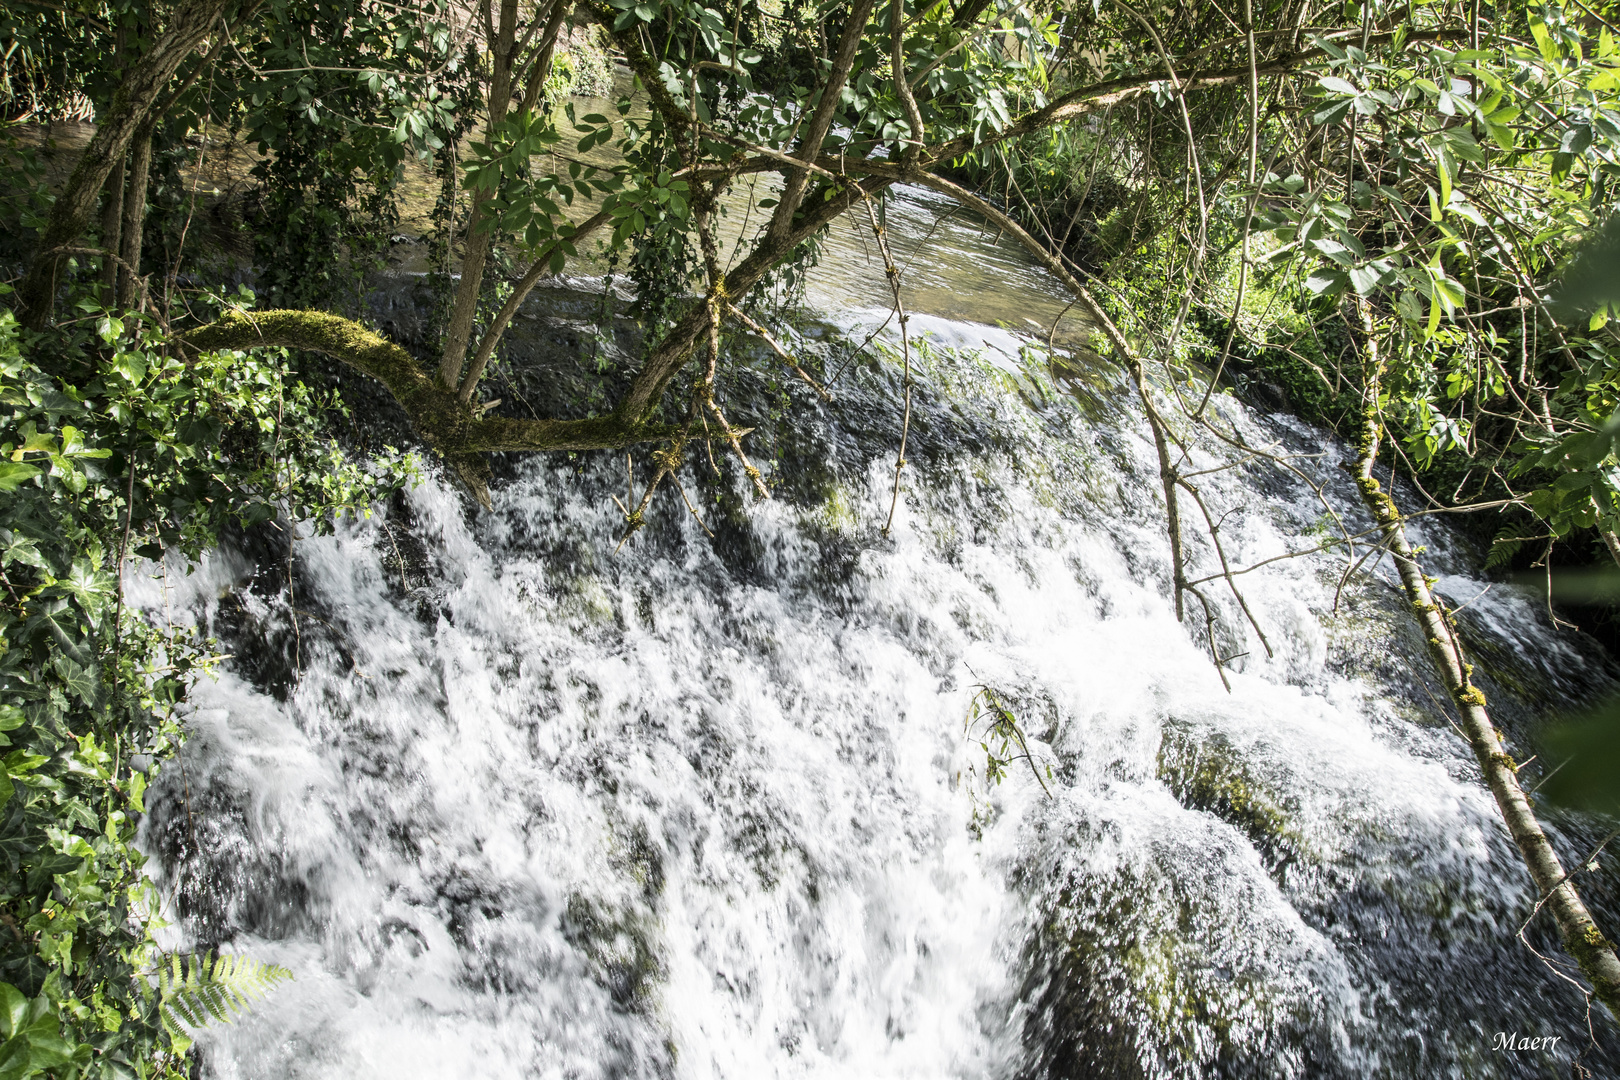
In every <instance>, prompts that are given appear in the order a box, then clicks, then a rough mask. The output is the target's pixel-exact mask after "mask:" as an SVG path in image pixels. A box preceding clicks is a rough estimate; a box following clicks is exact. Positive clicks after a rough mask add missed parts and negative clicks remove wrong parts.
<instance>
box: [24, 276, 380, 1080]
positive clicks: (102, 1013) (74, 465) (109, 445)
mask: <svg viewBox="0 0 1620 1080" xmlns="http://www.w3.org/2000/svg"><path fill="white" fill-rule="evenodd" d="M81 310H82V312H83V321H81V322H79V323H77V324H75V326H76V328H77V329H74V330H69V331H67V332H57V333H53V334H52V335H50V336H49V337H47V338H39V337H34V336H29V335H24V334H23V333H22V332H21V331H20V330H19V328H18V327H17V325H16V322H15V320H14V318H13V317H12V316H11V314H10V313H9V312H3V313H0V488H4V489H5V492H6V494H5V497H4V499H0V589H3V592H0V729H3V730H4V734H3V735H0V740H3V742H0V746H3V747H4V748H5V751H4V752H5V756H4V757H3V758H0V923H4V925H5V926H7V927H9V928H10V932H9V933H8V934H5V935H0V978H4V979H5V980H6V981H7V982H8V983H10V984H11V985H13V986H15V987H17V988H18V990H17V992H18V993H20V994H22V995H24V996H28V995H32V996H34V997H35V998H38V999H41V1000H44V1001H45V1002H47V1004H48V1006H49V1008H48V1009H46V1010H45V1011H40V1012H39V1013H38V1015H37V1016H36V1017H35V1018H34V1019H33V1020H30V1021H29V1023H30V1024H33V1025H36V1027H30V1028H29V1031H31V1032H32V1031H36V1028H38V1030H43V1028H42V1027H38V1025H43V1024H44V1021H43V1020H41V1019H39V1018H40V1017H47V1016H48V1017H50V1018H51V1023H53V1024H56V1025H58V1028H59V1030H60V1031H61V1032H62V1037H63V1038H64V1039H65V1040H66V1041H67V1042H68V1043H69V1044H70V1045H71V1046H72V1047H73V1053H74V1054H76V1055H77V1057H75V1059H74V1060H75V1062H76V1067H79V1066H82V1067H83V1069H84V1070H85V1072H86V1074H87V1075H124V1074H125V1073H127V1072H133V1071H137V1070H139V1069H145V1070H146V1071H147V1074H148V1075H151V1074H153V1073H154V1072H156V1073H163V1072H166V1071H172V1070H179V1069H183V1065H182V1055H183V1053H184V1049H185V1046H184V1044H183V1043H182V1042H181V1041H179V1040H178V1039H177V1037H176V1033H175V1031H174V1030H173V1029H172V1026H166V1025H165V1023H164V1021H163V1016H162V1010H163V1008H164V1007H165V1006H164V1005H163V1004H161V1003H160V1000H159V998H158V997H155V996H152V995H150V994H149V993H147V992H146V991H145V990H144V989H143V986H144V983H143V981H142V973H143V972H144V971H146V970H147V969H148V968H149V966H150V965H151V964H152V963H153V962H154V961H155V959H156V957H157V953H156V951H155V947H154V945H153V942H152V938H151V933H152V931H153V929H154V928H155V927H156V925H157V919H158V915H159V912H160V909H161V902H160V899H159V898H158V897H157V896H156V895H155V893H154V892H153V889H152V887H151V884H150V882H149V881H148V880H147V879H146V878H145V877H143V875H142V873H141V866H142V863H143V857H142V855H141V854H140V852H139V851H138V850H137V849H136V847H135V833H136V827H137V823H138V822H139V819H140V815H141V814H142V813H143V812H144V808H145V807H144V798H145V792H146V788H147V785H148V784H149V782H150V780H151V778H152V776H153V775H154V770H156V769H160V768H161V767H162V762H163V761H164V760H166V759H167V758H168V757H170V756H171V755H172V754H173V752H174V750H175V748H176V746H177V744H178V742H179V740H180V738H181V722H180V718H179V715H178V712H177V710H178V708H179V706H180V705H181V704H182V703H183V702H184V700H185V697H186V693H187V689H188V687H189V686H190V685H191V683H192V682H193V681H194V680H195V679H196V678H198V677H200V676H202V675H204V674H206V673H207V672H208V671H209V670H210V668H211V667H212V666H213V664H214V663H216V659H215V652H214V650H213V646H212V643H211V642H209V641H204V640H200V639H199V638H198V637H197V636H196V635H195V634H194V633H193V632H191V631H190V630H188V629H185V628H180V627H170V626H166V625H159V624H155V623H152V622H149V621H147V620H145V619H143V618H140V617H138V616H137V615H136V614H135V613H133V612H131V610H130V609H129V607H128V606H127V605H126V604H125V603H124V601H123V594H122V583H121V579H122V574H123V569H124V562H125V559H126V556H129V557H133V556H137V555H139V556H144V557H147V558H152V559H163V558H165V557H167V558H170V559H180V560H182V561H183V560H186V559H192V560H194V559H196V558H198V557H199V556H200V555H201V554H202V552H204V551H205V550H207V549H208V548H209V547H211V546H213V545H214V544H215V543H217V541H218V538H219V535H220V530H221V529H222V528H224V527H225V526H226V525H227V524H228V523H235V524H245V523H251V522H254V521H263V520H267V519H269V518H271V517H274V516H284V515H287V514H294V515H298V516H300V517H304V518H308V519H311V520H314V521H316V522H317V523H324V524H326V525H330V523H331V521H332V519H333V515H335V514H339V513H346V512H360V513H364V512H366V508H367V507H369V506H370V504H371V502H372V501H373V500H374V499H376V498H378V497H381V496H384V495H386V494H387V493H388V492H389V491H391V490H392V489H393V488H395V487H397V486H398V485H399V484H402V483H404V482H406V481H407V480H408V479H409V477H410V475H411V470H412V463H411V461H410V459H407V458H403V457H400V456H397V455H396V456H393V457H388V456H386V455H385V456H384V458H382V459H380V461H379V465H378V466H374V467H372V468H361V467H360V466H358V465H356V464H353V463H350V462H349V461H348V460H347V459H346V458H345V457H344V455H343V454H342V453H341V452H340V451H339V450H338V448H337V447H336V446H335V445H333V444H332V443H331V442H330V441H329V440H328V439H326V438H325V437H323V435H322V434H321V432H322V430H323V429H322V423H323V418H325V417H329V416H331V415H333V413H334V410H337V409H338V406H337V405H336V403H335V402H333V401H332V400H331V399H329V398H322V397H321V396H319V395H317V394H315V393H313V392H312V391H310V390H308V389H306V388H304V387H302V386H301V385H300V384H298V383H297V382H294V381H289V380H288V379H287V378H286V372H285V366H284V365H285V362H284V358H283V357H281V356H279V355H273V354H272V355H268V356H264V357H253V356H246V355H242V354H236V353H221V354H209V355H203V356H196V357H192V358H189V359H183V358H182V357H181V356H179V355H178V354H177V353H176V352H175V351H174V350H173V348H172V346H171V345H169V344H168V342H167V341H166V339H165V338H164V337H163V336H162V335H161V334H158V333H156V332H155V331H153V330H152V329H151V328H149V327H147V326H145V325H143V324H141V323H138V322H125V321H123V320H121V319H119V318H117V317H115V316H112V315H110V314H107V313H105V312H101V311H99V310H97V309H95V308H94V306H93V305H90V304H88V303H87V304H86V306H85V307H84V308H82V309H81ZM75 372H77V373H79V375H78V377H74V373H75ZM197 974H198V977H199V978H204V979H206V978H207V977H209V976H211V975H212V976H216V977H219V978H224V979H226V980H227V981H229V979H231V978H237V977H239V976H240V977H241V978H248V977H249V976H251V975H252V972H251V971H248V970H241V971H238V970H237V969H236V968H231V969H230V970H227V971H225V972H223V973H221V972H219V970H218V966H217V963H216V964H215V965H214V966H212V967H206V968H205V969H201V970H200V971H199V972H198V973H197ZM188 1000H189V999H188ZM187 1007H188V1008H189V1006H187ZM30 1008H33V1007H32V1006H31V1007H30ZM179 1015H181V1016H185V1015H186V1012H184V1011H182V1012H181V1013H180V1014H179ZM28 1038H29V1040H34V1041H38V1040H35V1036H34V1035H29V1036H28ZM41 1038H43V1036H41ZM30 1045H33V1042H30ZM39 1045H41V1046H49V1045H54V1044H48V1043H46V1042H40V1043H39ZM44 1052H45V1051H43V1050H42V1051H41V1053H44ZM30 1053H31V1054H32V1053H33V1051H30ZM30 1060H33V1059H32V1058H30Z"/></svg>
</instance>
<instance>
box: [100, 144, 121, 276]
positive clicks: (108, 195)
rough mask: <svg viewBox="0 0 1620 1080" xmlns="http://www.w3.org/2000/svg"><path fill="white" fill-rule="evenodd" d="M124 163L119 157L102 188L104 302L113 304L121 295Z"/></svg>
mask: <svg viewBox="0 0 1620 1080" xmlns="http://www.w3.org/2000/svg"><path fill="white" fill-rule="evenodd" d="M124 172H125V169H124V162H123V160H122V159H120V160H119V162H118V165H117V167H116V168H114V169H113V171H112V173H111V174H110V175H109V176H108V177H107V182H106V184H104V185H103V186H102V189H101V250H102V251H105V252H106V253H107V254H106V255H105V256H103V257H102V260H101V292H102V299H103V302H104V303H107V304H112V303H114V302H115V298H116V297H117V295H118V259H117V258H116V257H115V256H117V254H118V252H119V250H120V247H119V230H120V229H121V228H122V227H123V223H124Z"/></svg>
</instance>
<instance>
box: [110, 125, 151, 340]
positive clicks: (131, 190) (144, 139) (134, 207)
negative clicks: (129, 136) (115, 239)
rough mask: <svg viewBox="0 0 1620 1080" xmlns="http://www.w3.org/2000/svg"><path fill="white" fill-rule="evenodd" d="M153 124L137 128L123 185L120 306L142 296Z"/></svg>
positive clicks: (127, 306) (130, 305) (134, 303)
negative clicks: (126, 182)
mask: <svg viewBox="0 0 1620 1080" xmlns="http://www.w3.org/2000/svg"><path fill="white" fill-rule="evenodd" d="M152 128H153V123H152V122H151V121H148V122H147V123H144V124H142V125H141V127H140V130H138V131H136V132H135V140H134V142H133V143H132V144H131V146H130V148H129V168H128V172H129V183H128V186H127V187H126V188H125V189H124V207H123V210H124V213H123V219H124V221H123V226H122V228H121V229H120V230H119V237H120V241H119V252H118V255H119V258H121V259H122V260H123V265H121V266H120V267H119V268H118V306H119V307H120V308H122V309H124V310H129V309H131V308H134V307H137V306H145V305H144V304H140V303H139V300H140V299H141V292H142V288H141V277H140V274H141V247H142V244H141V242H142V240H143V239H144V236H145V228H146V188H147V184H148V182H149V181H150V180H151V175H152Z"/></svg>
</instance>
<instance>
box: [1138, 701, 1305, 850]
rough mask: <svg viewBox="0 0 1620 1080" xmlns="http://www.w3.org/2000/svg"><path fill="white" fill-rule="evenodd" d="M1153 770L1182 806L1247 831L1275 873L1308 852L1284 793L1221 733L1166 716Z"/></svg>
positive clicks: (1244, 832)
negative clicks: (1262, 774) (1268, 780)
mask: <svg viewBox="0 0 1620 1080" xmlns="http://www.w3.org/2000/svg"><path fill="white" fill-rule="evenodd" d="M1157 775H1158V778H1159V779H1160V780H1161V781H1162V782H1163V783H1164V784H1165V786H1166V787H1168V788H1169V789H1170V793H1171V794H1172V795H1174V796H1175V797H1176V801H1177V802H1179V803H1181V805H1183V806H1185V807H1187V809H1189V810H1202V811H1204V812H1206V813H1210V814H1213V815H1215V816H1216V817H1218V818H1220V819H1221V820H1222V821H1224V822H1226V823H1227V824H1229V825H1231V826H1232V827H1234V828H1236V829H1237V830H1238V831H1240V832H1242V833H1243V834H1244V835H1245V836H1247V837H1248V838H1249V841H1250V842H1251V843H1252V844H1253V845H1254V846H1255V849H1256V850H1257V851H1258V852H1259V854H1260V858H1261V860H1262V861H1263V862H1264V863H1265V864H1266V866H1267V868H1268V869H1270V870H1271V872H1272V874H1273V876H1274V877H1279V878H1280V877H1281V875H1282V874H1283V873H1284V872H1285V871H1286V869H1287V868H1288V867H1289V866H1291V865H1293V864H1294V863H1296V862H1298V861H1299V860H1300V858H1301V857H1302V856H1304V855H1306V854H1307V853H1308V850H1309V849H1308V846H1307V844H1306V842H1305V838H1304V835H1303V834H1302V833H1301V832H1300V831H1299V829H1298V827H1297V826H1296V825H1295V824H1294V822H1293V819H1292V811H1293V810H1294V809H1295V808H1294V807H1292V806H1291V805H1290V801H1289V800H1288V798H1287V797H1286V796H1284V795H1283V794H1282V793H1281V792H1279V791H1278V790H1277V789H1276V787H1275V786H1274V785H1272V784H1270V783H1268V782H1267V780H1266V779H1265V778H1264V777H1263V776H1261V775H1260V774H1259V772H1258V771H1257V770H1256V769H1254V768H1253V767H1252V766H1251V765H1250V764H1249V763H1248V762H1247V761H1245V760H1244V759H1243V757H1242V755H1241V752H1240V750H1239V749H1238V748H1237V747H1236V746H1234V745H1233V744H1232V741H1231V740H1230V739H1229V738H1228V737H1227V736H1225V735H1224V734H1221V733H1220V732H1210V731H1200V730H1199V729H1197V728H1195V727H1194V726H1193V725H1192V724H1190V723H1187V722H1186V721H1179V720H1168V721H1166V722H1165V724H1164V729H1163V735H1162V737H1161V741H1160V743H1159V753H1158V759H1157Z"/></svg>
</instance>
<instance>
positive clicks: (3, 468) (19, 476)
mask: <svg viewBox="0 0 1620 1080" xmlns="http://www.w3.org/2000/svg"><path fill="white" fill-rule="evenodd" d="M38 475H39V470H38V469H37V468H35V467H34V466H32V465H28V464H24V463H23V462H20V461H0V491H4V492H12V491H16V490H17V488H18V487H19V486H20V485H22V484H23V483H24V482H25V481H27V480H31V479H33V478H34V477H36V476H38Z"/></svg>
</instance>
